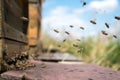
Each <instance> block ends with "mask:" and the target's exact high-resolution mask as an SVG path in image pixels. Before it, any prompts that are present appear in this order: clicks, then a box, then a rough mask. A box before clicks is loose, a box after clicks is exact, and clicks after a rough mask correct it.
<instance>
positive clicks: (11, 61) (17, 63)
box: [4, 52, 35, 70]
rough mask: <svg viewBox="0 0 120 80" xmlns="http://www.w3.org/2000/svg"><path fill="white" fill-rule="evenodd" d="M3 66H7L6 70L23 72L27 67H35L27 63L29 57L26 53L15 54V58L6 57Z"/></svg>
mask: <svg viewBox="0 0 120 80" xmlns="http://www.w3.org/2000/svg"><path fill="white" fill-rule="evenodd" d="M4 65H7V70H25V69H27V68H28V67H34V66H35V65H34V64H32V63H30V62H29V55H28V53H27V52H22V53H21V54H16V55H15V57H6V58H5V59H4Z"/></svg>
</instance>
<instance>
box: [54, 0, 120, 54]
mask: <svg viewBox="0 0 120 80" xmlns="http://www.w3.org/2000/svg"><path fill="white" fill-rule="evenodd" d="M81 2H82V6H83V7H84V6H86V5H87V2H86V1H84V0H82V1H81ZM114 18H115V19H116V20H120V16H115V17H114ZM89 22H90V23H92V24H94V25H96V24H97V22H96V20H94V19H91V20H90V21H89ZM104 25H105V26H106V28H108V29H109V28H110V25H109V24H108V23H107V22H105V23H104ZM69 27H70V28H74V26H73V25H69ZM79 28H80V29H81V30H85V28H84V27H79ZM54 31H55V32H56V33H59V31H58V30H56V29H54ZM64 33H65V34H67V35H70V32H68V31H65V32H64ZM101 33H102V34H103V35H105V36H107V35H108V33H107V32H106V31H104V30H101ZM112 36H113V37H114V38H117V36H116V35H112ZM65 41H66V39H64V40H63V42H65ZM76 41H81V40H80V39H76ZM72 46H73V47H76V48H79V45H77V44H72ZM58 47H61V45H58ZM82 51H83V48H82V49H78V50H77V53H82Z"/></svg>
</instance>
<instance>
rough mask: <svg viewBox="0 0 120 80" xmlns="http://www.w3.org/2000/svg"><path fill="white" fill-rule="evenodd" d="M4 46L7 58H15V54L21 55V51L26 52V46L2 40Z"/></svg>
mask: <svg viewBox="0 0 120 80" xmlns="http://www.w3.org/2000/svg"><path fill="white" fill-rule="evenodd" d="M4 45H5V46H6V51H7V52H6V53H7V55H8V57H9V58H11V57H15V55H16V54H21V52H22V51H26V50H27V49H25V48H24V46H25V45H26V44H24V43H20V42H16V41H12V40H8V39H4Z"/></svg>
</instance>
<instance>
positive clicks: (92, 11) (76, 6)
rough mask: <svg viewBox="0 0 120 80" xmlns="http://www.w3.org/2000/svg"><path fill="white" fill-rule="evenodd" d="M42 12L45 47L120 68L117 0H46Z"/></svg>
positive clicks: (118, 4) (114, 68)
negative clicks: (116, 17)
mask: <svg viewBox="0 0 120 80" xmlns="http://www.w3.org/2000/svg"><path fill="white" fill-rule="evenodd" d="M42 15H43V17H42V43H43V48H44V49H47V50H51V49H55V50H57V51H58V52H68V53H70V54H72V55H75V56H76V57H79V58H82V59H83V60H84V61H85V62H87V63H95V64H98V65H100V66H105V67H107V68H111V69H113V70H120V20H117V19H115V16H120V0H45V2H44V3H43V13H42ZM91 20H92V21H94V22H95V23H96V24H93V23H91V22H90V21H91ZM105 23H107V24H108V26H109V28H108V27H107V26H106V25H105ZM102 31H105V33H107V35H105V34H104V33H103V32H102ZM66 32H67V33H66Z"/></svg>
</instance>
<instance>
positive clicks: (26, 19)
mask: <svg viewBox="0 0 120 80" xmlns="http://www.w3.org/2000/svg"><path fill="white" fill-rule="evenodd" d="M20 19H22V20H23V21H28V18H26V17H24V16H23V17H21V18H20Z"/></svg>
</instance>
